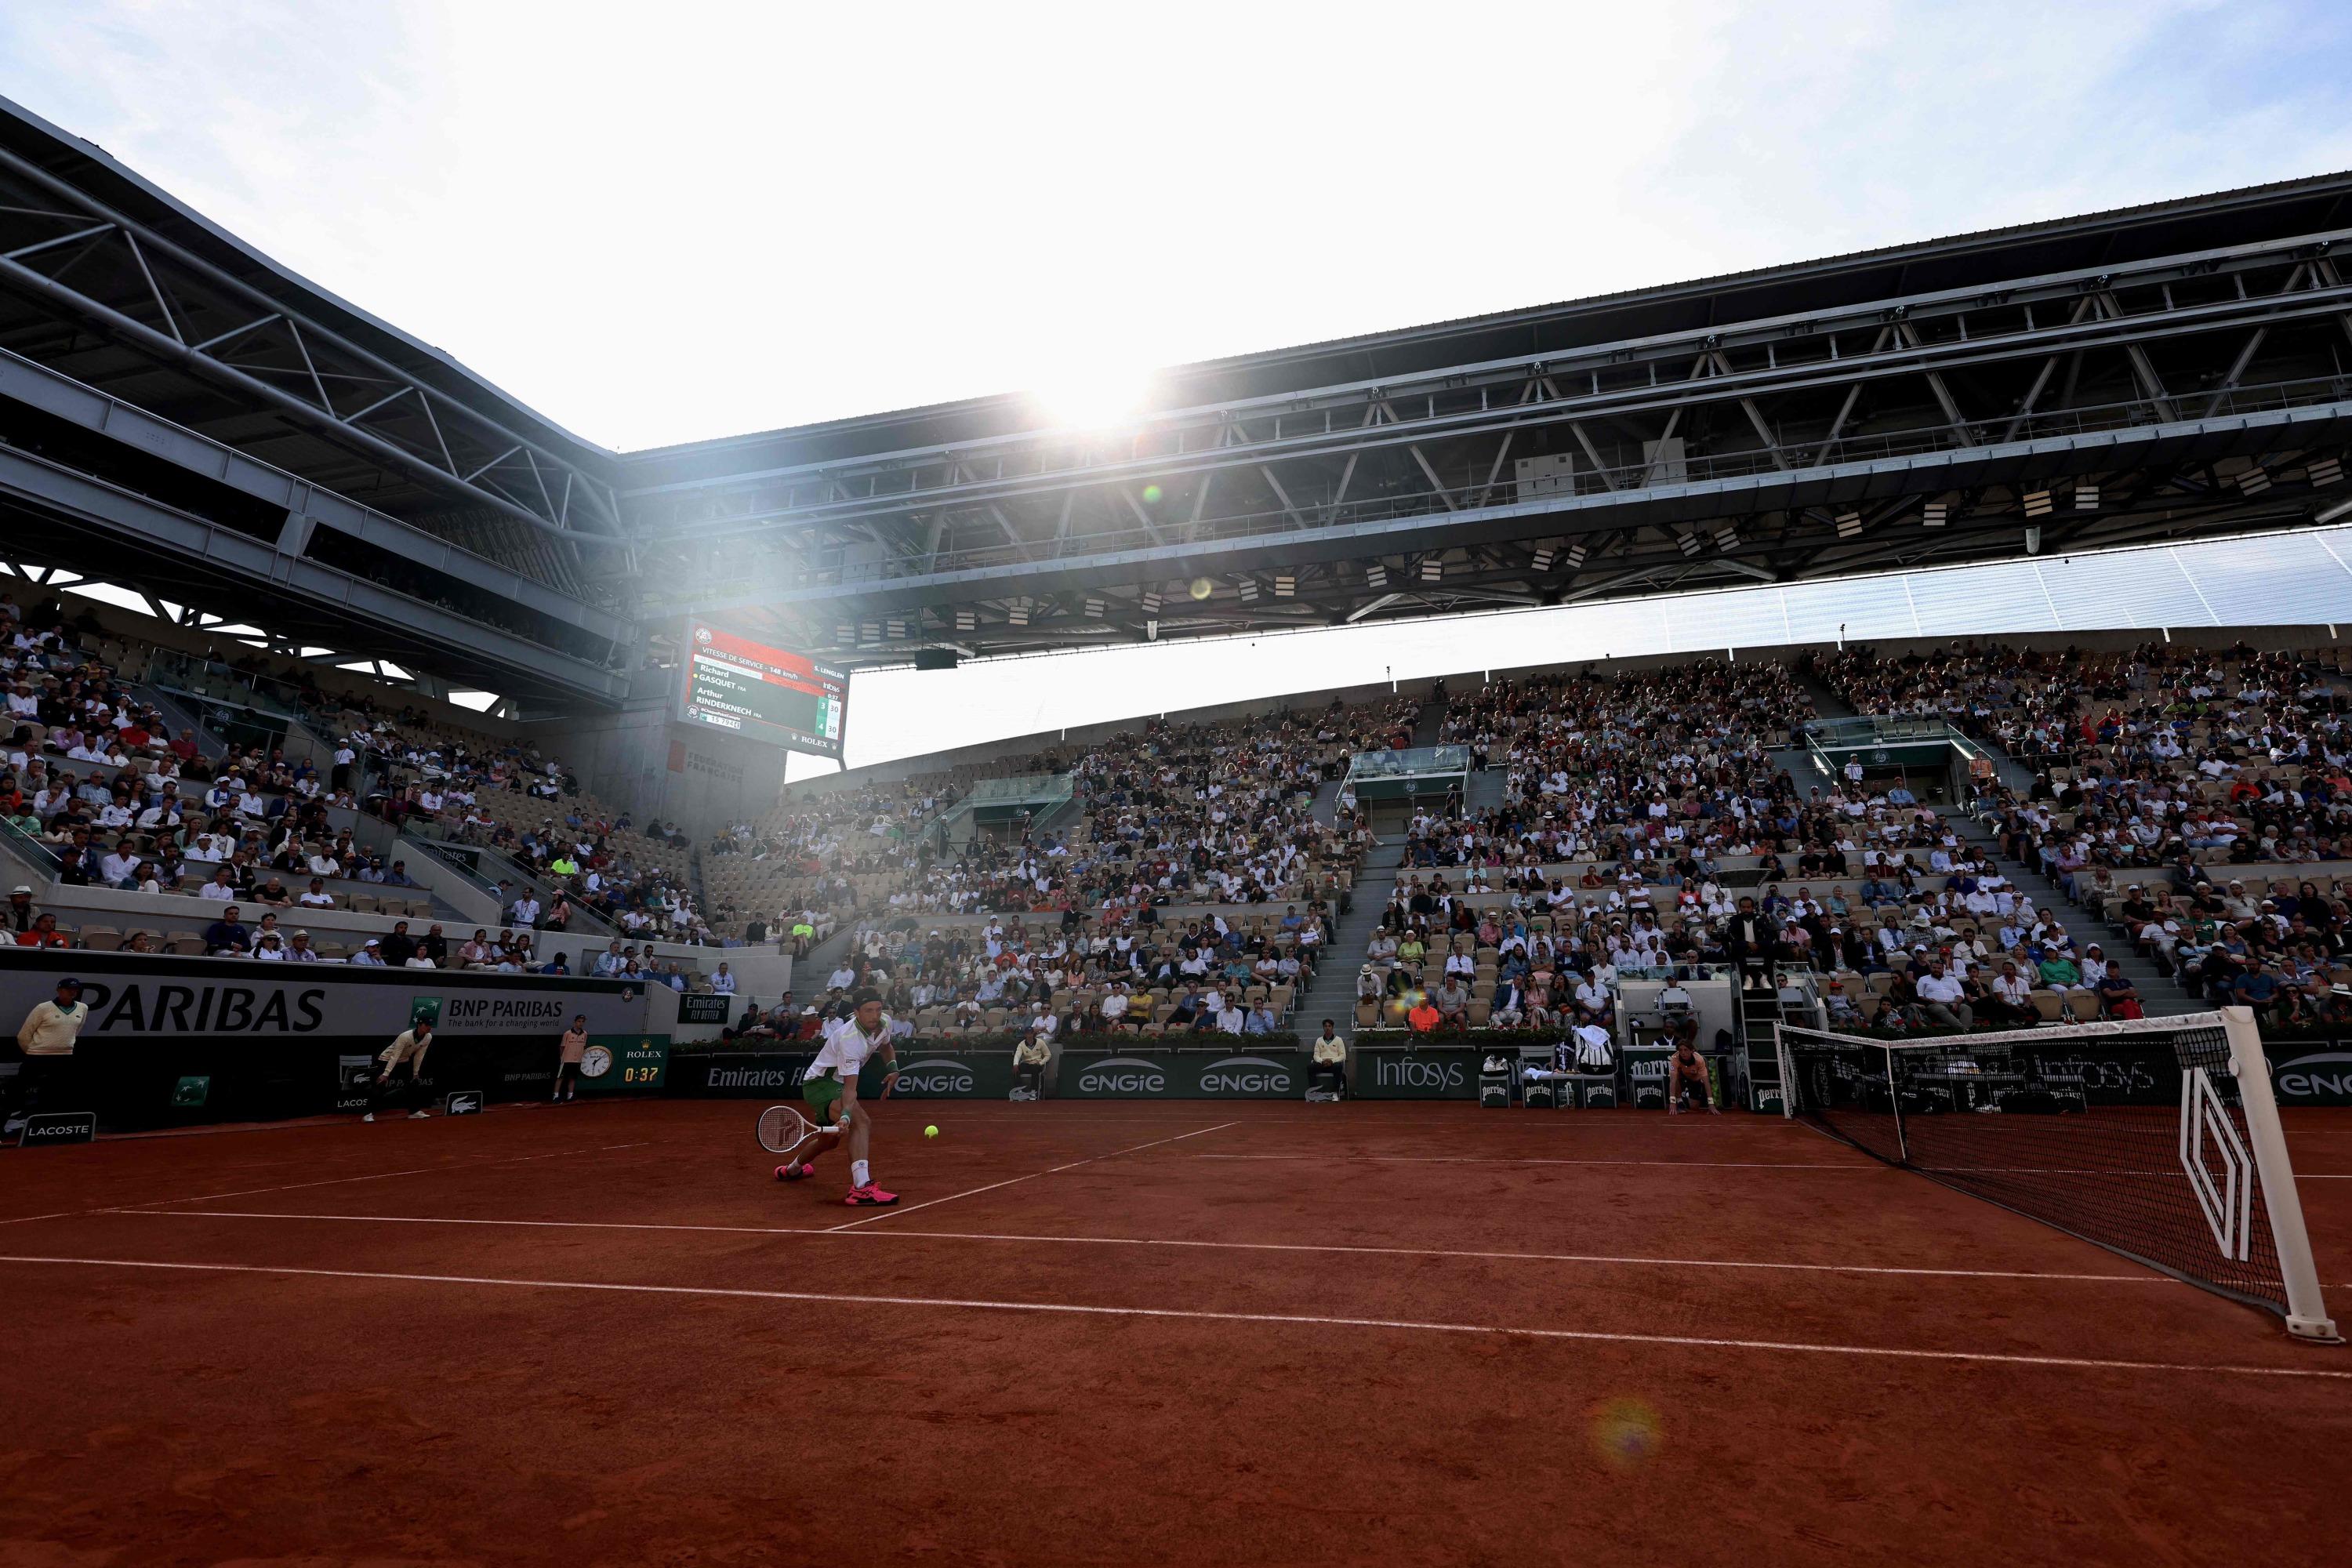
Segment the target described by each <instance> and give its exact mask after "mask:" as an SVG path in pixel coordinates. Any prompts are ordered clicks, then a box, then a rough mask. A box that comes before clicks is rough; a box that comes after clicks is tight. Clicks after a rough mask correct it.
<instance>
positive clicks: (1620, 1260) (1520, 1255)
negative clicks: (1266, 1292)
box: [111, 1199, 2180, 1285]
mask: <svg viewBox="0 0 2352 1568" xmlns="http://www.w3.org/2000/svg"><path fill="white" fill-rule="evenodd" d="M940 1201H941V1202H945V1201H946V1200H945V1199H941V1200H940ZM111 1212H114V1213H118V1214H136V1215H153V1216H154V1217H156V1218H158V1219H163V1218H180V1219H304V1220H322V1221H330V1222H337V1221H340V1222H344V1223H349V1224H352V1225H473V1226H505V1227H509V1228H513V1229H519V1230H661V1231H669V1230H675V1231H687V1232H711V1233H715V1234H718V1235H722V1236H839V1235H841V1234H842V1233H843V1227H842V1226H791V1225H775V1226H769V1225H676V1224H663V1223H660V1222H656V1221H649V1220H585V1219H449V1218H443V1217H440V1216H438V1215H383V1214H285V1213H266V1212H262V1211H258V1210H247V1209H118V1210H114V1211H111ZM857 1236H858V1239H860V1240H867V1239H871V1238H873V1237H900V1238H902V1239H905V1240H910V1241H1001V1242H1018V1243H1024V1244H1053V1245H1059V1246H1068V1247H1185V1248H1197V1249H1201V1250H1204V1251H1216V1252H1312V1253H1352V1254H1358V1255H1361V1256H1365V1257H1372V1258H1472V1259H1475V1260H1478V1261H1482V1262H1505V1263H1594V1264H1604V1265H1621V1264H1622V1265H1630V1266H1637V1267H1641V1268H1755V1269H1768V1270H1785V1271H1790V1272H1794V1273H1807V1274H1890V1275H1917V1276H1921V1277H1925V1278H1930V1279H2051V1280H2063V1281H2070V1282H2081V1283H2095V1284H2100V1285H2177V1284H2179V1283H2180V1281H2179V1280H2177V1279H2172V1278H2170V1277H2169V1276H2168V1275H2163V1274H2158V1273H2156V1272H2154V1271H2152V1270H2151V1271H2149V1272H2147V1273H2138V1274H2057V1273H2044V1272H2039V1271H2036V1270H2032V1269H2016V1268H1898V1267H1895V1266H1894V1265H1889V1264H1874V1263H1766V1262H1751V1261H1748V1260H1747V1259H1743V1258H1637V1257H1632V1256H1625V1255H1619V1254H1615V1253H1604V1252H1490V1251H1479V1250H1475V1249H1472V1248H1468V1247H1352V1246H1346V1245H1341V1244H1338V1243H1317V1242H1291V1241H1185V1240H1168V1239H1163V1238H1161V1237H1149V1236H1026V1235H1018V1234H1013V1233H1010V1232H1004V1231H971V1230H867V1231H860V1232H858V1233H857Z"/></svg>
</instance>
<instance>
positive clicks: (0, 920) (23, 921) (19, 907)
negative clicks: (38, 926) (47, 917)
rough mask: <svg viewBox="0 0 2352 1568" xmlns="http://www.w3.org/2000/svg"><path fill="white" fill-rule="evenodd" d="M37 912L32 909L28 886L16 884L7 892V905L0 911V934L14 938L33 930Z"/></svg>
mask: <svg viewBox="0 0 2352 1568" xmlns="http://www.w3.org/2000/svg"><path fill="white" fill-rule="evenodd" d="M37 913H38V911H37V910H35V909H34V908H33V889H32V887H31V885H30V884H28V883H25V882H19V883H17V884H16V886H15V887H14V888H11V889H9V890H8V903H7V907H6V908H5V909H0V934H5V935H9V936H16V935H21V934H22V933H24V932H26V931H30V930H32V929H33V921H34V920H35V919H36V918H37Z"/></svg>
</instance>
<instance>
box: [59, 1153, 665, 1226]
mask: <svg viewBox="0 0 2352 1568" xmlns="http://www.w3.org/2000/svg"><path fill="white" fill-rule="evenodd" d="M644 1147H645V1144H644V1142H636V1143H603V1144H598V1145H596V1146H595V1147H593V1148H588V1149H558V1150H556V1151H555V1152H552V1153H549V1154H520V1155H517V1156H516V1157H515V1158H513V1159H511V1160H459V1161H456V1162H453V1163H449V1164H446V1165H419V1166H417V1167H416V1168H415V1169H414V1170H408V1171H376V1172H372V1173H369V1174H367V1175H364V1176H330V1177H328V1178H327V1179H326V1180H325V1181H322V1182H289V1183H288V1184H286V1185H284V1186H282V1187H247V1188H246V1189H244V1190H243V1191H242V1192H235V1193H205V1194H200V1195H198V1196H195V1197H189V1198H157V1199H154V1200H153V1201H152V1202H151V1203H143V1204H137V1205H131V1204H123V1205H114V1208H117V1209H120V1210H121V1211H122V1212H125V1213H135V1212H136V1211H137V1210H139V1209H145V1208H154V1207H158V1206H160V1205H167V1204H208V1203H214V1202H216V1201H218V1200H219V1199H222V1198H250V1197H257V1196H259V1195H261V1194H264V1193H293V1192H299V1191H301V1190H302V1189H303V1188H305V1187H339V1186H341V1185H343V1184H346V1183H350V1182H388V1181H390V1180H392V1179H393V1178H394V1176H422V1175H425V1174H427V1173H431V1172H434V1171H476V1170H479V1169H481V1168H482V1167H483V1166H485V1165H524V1164H529V1163H530V1162H531V1161H533V1160H560V1159H562V1158H563V1157H564V1156H565V1155H567V1154H602V1153H606V1152H610V1151H612V1150H614V1149H642V1148H644ZM83 1212H84V1213H86V1214H103V1213H110V1212H113V1209H86V1210H84V1211H83Z"/></svg>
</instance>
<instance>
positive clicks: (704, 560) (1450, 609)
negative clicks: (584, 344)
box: [0, 100, 2352, 706]
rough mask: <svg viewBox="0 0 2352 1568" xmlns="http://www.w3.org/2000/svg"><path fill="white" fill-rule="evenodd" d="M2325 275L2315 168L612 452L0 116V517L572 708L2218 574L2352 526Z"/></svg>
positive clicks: (410, 658) (2341, 183)
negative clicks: (2144, 554)
mask: <svg viewBox="0 0 2352 1568" xmlns="http://www.w3.org/2000/svg"><path fill="white" fill-rule="evenodd" d="M2347 241H2352V174H2333V175H2326V176H2320V177H2315V178H2311V179H2305V180H2296V181H2290V182H2284V183H2282V184H2272V185H2264V186H2258V187H2253V188H2250V189H2246V190H2241V191H2231V192H2224V193H2220V194H2216V195H2204V196H2197V197H2191V198H2186V199H2182V200H2178V201H2169V202H2163V203H2158V204H2153V205H2146V206H2139V207H2132V208H2126V209H2121V210H2117V211H2113V212H2106V213H2099V214H2093V215H2088V216H2080V217H2073V218H2064V219H2059V220H2054V221H2051V222H2045V223H2036V224H2029V225H2022V226H2016V227H2011V228H2005V229H1998V230H1991V231H1987V232H1984V233H1979V234H1974V235H1967V236H1961V237H1952V238H1946V239H1937V240H1928V241H1922V242H1919V243H1916V244H1912V245H1905V246H1896V247H1887V248H1885V249H1880V250H1874V251H1868V252H1864V253H1860V254H1856V255H1852V256H1845V257H1835V258H1824V259H1821V260H1814V261H1807V262H1801V263H1797V264H1792V265H1789V266H1783V267H1775V268H1764V269H1760V270H1757V271H1752V272H1745V273H1738V274H1734V275H1730V276H1727V277H1721V278H1714V279H1701V280H1697V281H1693V282H1686V283H1678V284H1673V285H1668V286H1664V287H1659V288H1654V289H1639V290H1633V291H1629V292H1624V293H1618V294H1612V295H1607V296H1602V297H1599V298H1595V299H1591V300H1575V301H1569V302H1565V303H1559V304H1553V305H1547V306H1541V307H1536V308H1531V309H1528V310H1515V311H1509V312H1504V313H1500V314H1496V315H1488V316H1481V317H1475V318H1472V319H1468V320H1464V321H1445V322H1436V323H1430V324H1426V325H1423V326H1417V327H1411V328H1404V329H1400V330H1398V331H1389V332H1382V333H1377V334H1373V335H1370V336H1366V337H1360V338H1351V339H1346V340H1341V341H1338V342H1324V343H1315V344H1307V345H1303V346H1300V347H1296V348H1290V349H1283V350H1277V351H1273V352H1269V353H1256V354H1248V355H1242V356H1237V357H1234V358H1228V359H1221V360H1214V361H1208V362H1203V363H1198V364H1192V365H1184V366H1178V367H1174V368H1172V369H1170V370H1167V371H1164V372H1162V373H1160V375H1159V376H1158V379H1157V385H1156V390H1155V393H1154V398H1153V401H1152V403H1151V404H1150V406H1149V407H1148V409H1147V411H1146V412H1144V413H1143V414H1141V415H1140V416H1137V417H1136V418H1135V419H1134V420H1132V421H1131V422H1130V423H1128V424H1126V425H1123V426H1118V427H1116V428H1109V429H1097V430H1083V431H1080V430H1069V429H1054V428H1046V427H1044V426H1043V424H1042V418H1043V416H1042V415H1041V413H1040V411H1039V409H1038V407H1037V406H1036V405H1035V404H1034V400H1033V399H1031V398H1029V397H1028V396H1026V395H1004V396H996V397H987V398H979V399H972V400H969V401H965V402H960V403H955V404H948V405H935V406H930V407H922V408H912V409H906V410H901V411H898V412H893V413H883V414H876V415H871V416H863V417H858V418H850V419H842V420H835V421H830V422H827V423H824V424H821V425H814V426H802V427H798V428H794V429H788V430H779V431H771V432H766V433H763V434H757V435H749V436H738V437H729V438H726V439H722V440H715V441H708V442H701V443H696V444H692V445H688V446H682V447H667V448H662V449H658V450H654V451H647V452H638V453H632V454H615V453H613V452H611V451H607V450H605V449H604V448H602V447H597V446H595V445H594V444H593V443H590V442H587V441H583V440H582V439H580V438H579V437H575V436H573V435H572V434H571V433H570V432H568V431H565V430H564V429H562V427H561V426H558V425H557V424H555V423H554V422H553V421H552V420H551V419H548V418H547V417H546V416H542V415H541V414H539V413H538V412H536V411H535V410H532V409H530V407H528V406H526V405H523V404H521V403H520V401H518V400H517V399H515V398H514V397H512V396H511V395H509V394H507V393H505V392H503V391H502V390H500V389H499V387H497V386H495V385H493V384H490V383H489V382H488V381H486V380H484V379H483V378H482V377H480V376H478V375H476V374H473V373H472V372H471V371H469V370H467V368H466V367H465V366H464V365H463V364H462V363H459V362H458V361H457V359H455V358H453V357H452V356H451V355H449V354H448V353H445V352H443V351H442V350H439V349H437V348H435V347H432V346H431V345H428V344H425V343H424V342H419V341H418V340H416V339H415V338H414V337H413V336H411V335H409V334H407V333H405V332H403V331H400V330H398V329H397V328H395V327H394V326H392V325H390V324H388V323H386V322H384V321H381V320H379V319H378V318H376V317H374V316H373V315H371V314H369V313H368V312H367V311H365V310H362V309H361V308H359V307H357V306H354V305H352V304H351V303H349V302H347V301H344V300H341V299H338V298H337V297H335V296H334V295H332V294H331V293H330V292H328V291H326V290H324V289H320V288H319V287H318V286H317V285H315V284H312V283H310V282H309V281H308V280H306V279H302V278H301V277H299V276H298V275H297V274H295V273H293V272H292V271H290V270H289V269H288V268H284V267H282V266H280V265H278V264H277V263H276V262H274V261H272V260H271V259H270V258H268V257H267V256H265V255H263V254H261V253H260V252H258V251H257V250H256V249H255V248H254V247H251V246H249V245H247V244H245V243H244V242H243V241H241V240H239V239H238V238H236V237H235V236H233V235H230V234H228V233H226V231H224V230H223V229H221V228H220V227H219V226H217V225H215V224H213V223H211V222H209V221H208V220H206V219H205V217H204V216H202V215H200V214H198V213H196V212H194V210H192V209H191V208H190V207H188V206H187V205H185V204H184V203H182V202H179V201H178V200H176V199H175V198H173V196H171V195H169V194H168V193H166V192H164V191H163V190H161V189H159V188H158V187H156V186H155V185H154V184H152V183H151V182H149V181H147V180H145V179H143V178H142V177H141V176H140V175H138V174H136V173H134V172H132V171H131V170H130V169H127V168H125V167H124V166H123V165H122V164H121V163H119V162H117V161H116V160H114V159H113V158H111V157H110V156H109V155H108V154H107V153H105V152H104V151H103V150H101V149H100V148H98V147H95V146H93V145H92V144H90V143H89V142H83V141H81V140H79V139H78V138H76V137H73V136H71V135H70V134H68V133H67V132H63V131H60V130H59V129H58V128H57V127H55V126H53V125H50V124H48V123H47V121H42V120H40V119H39V118H38V117H37V116H35V115H33V114H31V113H29V112H27V111H26V110H23V109H21V108H18V107H17V106H16V105H14V104H10V103H7V102H6V101H5V100H0V518H5V521H12V522H15V523H18V524H21V526H17V527H15V528H14V529H13V531H14V532H16V533H17V534H19V535H21V536H22V537H23V538H24V539H25V540H26V544H24V545H22V546H18V547H16V549H15V551H14V553H15V554H16V556H17V558H19V559H23V560H26V561H28V562H35V563H43V562H46V563H50V564H57V565H64V566H85V565H87V564H88V563H89V562H90V561H91V560H93V559H105V560H108V561H109V562H110V563H113V562H117V561H122V562H127V563H130V564H129V565H126V566H125V567H124V568H123V569H122V570H121V571H119V572H111V573H110V574H111V575H114V576H116V577H119V578H128V577H130V576H131V574H132V570H133V568H136V569H137V570H138V571H143V572H145V573H147V574H150V576H151V577H152V578H153V579H155V581H153V582H150V583H147V584H139V583H135V582H134V583H133V584H132V585H133V586H146V587H153V586H158V585H168V586H169V587H171V588H172V589H173V590H174V591H173V593H171V594H170V595H167V596H169V597H171V598H173V599H174V600H182V599H187V598H192V597H196V596H198V595H200V594H201V595H203V596H205V598H206V600H207V607H209V608H211V609H214V610H216V611H220V612H224V613H228V614H233V615H236V616H242V617H245V618H247V619H250V620H253V621H255V622H256V623H257V624H263V625H268V626H272V627H273V628H280V629H283V630H284V631H285V632H286V633H287V634H288V635H289V636H291V637H311V638H314V639H316V640H320V641H331V642H336V643H338V644H339V645H340V644H341V643H347V642H348V641H349V639H350V637H351V635H352V627H353V626H354V625H356V626H358V627H359V628H361V629H362V631H364V632H365V633H367V634H368V635H369V636H370V637H373V638H374V639H375V640H376V642H377V644H378V645H379V646H377V647H372V648H370V649H369V651H371V652H380V653H382V654H383V655H385V656H387V657H391V658H397V659H399V660H400V661H401V662H402V663H403V664H404V665H406V666H409V667H412V668H419V669H424V670H430V671H434V672H436V673H437V674H441V675H445V676H447V677H449V678H451V679H457V680H459V681H462V682H467V683H471V684H476V685H479V686H482V687H484V688H486V689H494V690H499V691H501V692H506V693H509V694H514V695H517V696H520V697H522V698H524V699H526V700H533V701H550V702H570V703H577V702H583V701H584V702H587V703H590V704H592V705H598V706H608V705H612V704H614V703H618V702H622V701H625V700H628V699H629V698H630V697H631V696H632V695H633V694H634V695H638V696H643V695H646V694H647V693H643V692H637V691H636V690H635V688H636V686H637V684H638V683H639V681H640V679H641V672H640V671H639V666H640V664H641V662H642V660H641V657H640V656H641V654H642V651H643V647H644V645H645V643H646V639H647V637H649V636H652V635H656V634H658V633H660V632H662V631H664V630H667V629H669V628H672V627H675V626H677V624H678V623H679V621H680V620H681V619H682V618H683V617H684V616H687V615H689V614H700V615H706V616H713V617H715V618H718V619H719V620H721V621H723V622H725V623H726V624H729V625H730V626H739V627H740V628H741V629H743V630H746V631H749V632H752V633H754V634H763V635H766V636H768V637H772V638H773V639H774V640H777V641H781V642H783V643H785V644H787V645H789V646H793V647H801V648H804V649H806V650H808V651H811V652H814V653H820V654H823V655H824V656H827V657H829V658H834V659H836V660H840V661H843V662H846V663H850V664H875V663H886V662H887V663H897V662H902V661H904V660H905V659H906V658H908V657H909V656H910V655H911V654H912V653H913V652H914V651H915V650H916V649H919V648H922V647H950V648H953V649H956V650H959V651H961V652H962V653H964V654H967V655H974V654H988V653H999V652H1007V651H1022V650H1028V649H1037V648H1053V647H1088V646H1100V645H1103V644H1106V643H1115V642H1120V641H1150V640H1166V639H1171V638H1175V637H1192V636H1201V635H1214V634H1223V633H1232V632H1239V631H1263V630H1269V629H1279V628H1296V627H1302V626H1337V625H1351V624H1353V625H1361V624H1367V623H1370V622H1376V621H1380V620H1386V619H1393V618H1397V617H1402V616H1425V615H1433V614H1446V613H1454V612H1458V611H1462V610H1465V609H1492V608H1496V607H1508V606H1514V605H1554V604H1577V603H1587V602H1592V601H1598V600H1605V599H1612V598H1618V597H1623V596H1629V595H1656V594H1661V593H1686V592H1689V591H1692V590H1696V589H1701V588H1705V587H1708V586H1725V585H1732V584H1796V583H1801V582H1809V581H1813V580H1817V579H1823V578H1838V577H1851V576H1857V575H1863V574H1875V573H1883V572H1886V571H1890V570H1896V569H1902V568H1916V567H1923V566H1931V565H1937V564H1948V563H1959V562H1969V561H2003V560H2011V559H2017V558H2021V557H2027V556H2031V555H2033V554H2035V553H2037V552H2038V553H2041V554H2044V555H2046V554H2049V553H2052V552H2062V551H2067V550H2085V549H2093V548H2097V547H2102V546H2108V545H2116V544H2130V543H2136V542H2182V541H2189V540H2199V539H2213V538H2225V537H2228V536H2231V535H2233V534H2239V533H2244V532H2248V531H2273V530H2277V529H2280V528H2284V527H2294V526H2298V525H2305V524H2309V523H2311V522H2313V521H2322V520H2324V521H2334V520H2335V519H2336V517H2337V516H2339V515H2341V513H2339V512H2336V511H2335V510H2332V509H2334V508H2336V507H2339V506H2341V505H2342V502H2340V501H2339V500H2337V499H2336V498H2337V497H2339V496H2343V497H2347V498H2352V487H2345V488H2343V489H2337V488H2336V487H2338V486H2339V485H2341V484H2342V471H2343V458H2344V449H2345V447H2346V445H2347V436H2352V369H2347V359H2352V283H2347V280H2346V279H2345V278H2344V276H2343V273H2342V267H2343V262H2342V259H2341V257H2342V247H2343V246H2344V245H2345V244H2346V242H2347ZM1465 258H1466V259H1468V260H1473V261H1474V260H1475V246H1467V245H1465Z"/></svg>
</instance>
